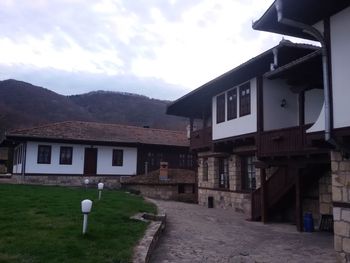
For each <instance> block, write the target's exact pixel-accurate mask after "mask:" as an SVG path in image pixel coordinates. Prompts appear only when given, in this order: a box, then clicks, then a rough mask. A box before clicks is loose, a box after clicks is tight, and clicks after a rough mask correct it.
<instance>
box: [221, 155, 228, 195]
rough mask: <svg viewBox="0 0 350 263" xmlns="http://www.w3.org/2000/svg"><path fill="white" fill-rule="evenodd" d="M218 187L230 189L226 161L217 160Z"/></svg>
mask: <svg viewBox="0 0 350 263" xmlns="http://www.w3.org/2000/svg"><path fill="white" fill-rule="evenodd" d="M219 187H220V188H230V180H229V173H228V159H227V158H225V159H224V158H220V159H219Z"/></svg>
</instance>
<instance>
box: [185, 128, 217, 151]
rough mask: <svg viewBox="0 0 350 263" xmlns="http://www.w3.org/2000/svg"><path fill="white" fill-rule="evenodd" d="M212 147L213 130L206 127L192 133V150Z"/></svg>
mask: <svg viewBox="0 0 350 263" xmlns="http://www.w3.org/2000/svg"><path fill="white" fill-rule="evenodd" d="M211 145H212V128H211V127H206V128H204V129H201V130H196V131H193V132H192V133H191V139H190V147H191V149H192V150H196V149H203V148H210V147H211Z"/></svg>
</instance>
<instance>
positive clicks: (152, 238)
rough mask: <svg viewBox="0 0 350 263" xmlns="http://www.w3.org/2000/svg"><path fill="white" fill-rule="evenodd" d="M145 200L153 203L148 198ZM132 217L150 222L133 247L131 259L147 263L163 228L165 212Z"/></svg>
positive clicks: (139, 262) (135, 261) (136, 262)
mask: <svg viewBox="0 0 350 263" xmlns="http://www.w3.org/2000/svg"><path fill="white" fill-rule="evenodd" d="M146 200H147V201H149V202H152V203H154V202H153V201H152V200H150V199H148V198H147V199H146ZM132 218H134V219H138V220H142V221H149V222H150V224H149V226H148V227H147V230H146V233H145V235H144V237H143V238H142V239H141V240H140V241H139V243H138V245H137V246H136V247H135V249H134V255H133V261H132V262H134V263H148V262H149V260H150V258H151V254H152V252H153V250H154V249H155V247H156V245H157V241H158V239H159V237H160V236H161V234H162V233H163V231H164V229H165V226H166V214H165V213H162V214H158V215H152V214H147V213H141V214H137V215H135V216H133V217H132Z"/></svg>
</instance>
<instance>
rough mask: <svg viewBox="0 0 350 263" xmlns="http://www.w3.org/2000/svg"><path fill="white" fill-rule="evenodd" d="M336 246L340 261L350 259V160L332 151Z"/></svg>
mask: <svg viewBox="0 0 350 263" xmlns="http://www.w3.org/2000/svg"><path fill="white" fill-rule="evenodd" d="M331 161H332V200H333V202H336V203H338V204H339V205H337V206H334V207H333V217H334V248H335V250H336V251H337V252H338V259H339V261H340V262H349V261H350V208H349V207H350V160H349V159H345V158H343V157H342V155H341V154H340V153H339V152H336V151H332V152H331Z"/></svg>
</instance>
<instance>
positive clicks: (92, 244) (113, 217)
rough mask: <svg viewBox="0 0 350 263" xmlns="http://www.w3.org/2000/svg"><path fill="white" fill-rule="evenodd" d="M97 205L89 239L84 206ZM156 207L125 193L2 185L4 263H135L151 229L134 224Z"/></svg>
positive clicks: (0, 207)
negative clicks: (137, 249)
mask: <svg viewBox="0 0 350 263" xmlns="http://www.w3.org/2000/svg"><path fill="white" fill-rule="evenodd" d="M86 198H88V199H91V200H92V201H93V206H92V212H91V213H90V215H89V225H88V230H87V234H86V235H85V236H83V235H82V234H81V232H82V214H81V207H80V203H81V201H82V200H83V199H86ZM138 212H153V213H154V212H156V208H155V207H154V206H153V205H152V204H149V203H146V202H144V201H143V200H142V198H141V197H138V196H132V195H129V194H127V193H124V192H121V191H108V190H104V191H103V194H102V199H101V200H100V201H98V200H97V190H95V189H88V190H85V189H78V188H63V187H51V186H26V185H0V262H1V263H5V262H6V263H7V262H11V263H12V262H16V263H17V262H23V263H36V262H53V263H55V262H59V263H63V262H74V263H80V262H84V263H88V262H111V263H117V262H130V261H131V256H132V250H133V247H134V246H135V245H136V243H137V241H138V240H139V239H140V238H141V237H142V235H143V233H144V231H145V230H146V227H147V224H146V223H144V222H140V221H137V220H132V219H130V216H132V215H134V214H135V213H138Z"/></svg>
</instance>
